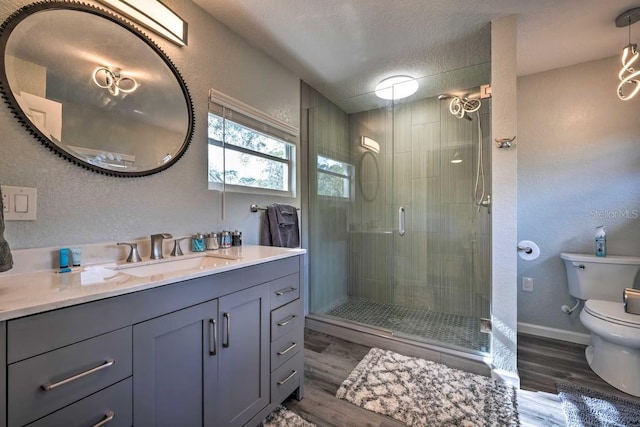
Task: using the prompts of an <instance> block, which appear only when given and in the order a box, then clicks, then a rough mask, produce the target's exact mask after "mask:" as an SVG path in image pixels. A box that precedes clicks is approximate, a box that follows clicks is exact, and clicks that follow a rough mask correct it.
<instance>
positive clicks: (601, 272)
mask: <svg viewBox="0 0 640 427" xmlns="http://www.w3.org/2000/svg"><path fill="white" fill-rule="evenodd" d="M560 257H561V258H562V259H563V260H564V265H565V267H566V269H567V279H568V281H569V293H570V294H571V295H572V296H574V297H575V298H578V299H580V300H584V301H585V304H584V308H583V309H582V311H581V312H580V321H581V322H582V324H583V325H584V326H585V327H586V328H587V329H589V331H591V345H590V346H589V347H587V349H586V351H585V355H586V358H587V362H588V363H589V366H590V367H591V369H593V371H594V372H595V373H596V374H598V375H599V376H600V378H602V379H603V380H605V381H606V382H608V383H609V384H611V385H612V386H614V387H616V388H618V389H620V390H622V391H624V392H625V393H629V394H631V395H633V396H639V397H640V315H638V314H629V313H626V312H625V311H624V304H623V303H622V292H623V291H624V289H625V288H632V287H633V284H634V280H635V278H636V275H637V274H638V270H640V257H627V256H607V257H597V256H595V255H582V254H569V253H563V254H561V255H560Z"/></svg>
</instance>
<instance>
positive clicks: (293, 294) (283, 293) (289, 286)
mask: <svg viewBox="0 0 640 427" xmlns="http://www.w3.org/2000/svg"><path fill="white" fill-rule="evenodd" d="M298 298H300V275H299V274H297V273H296V274H292V275H290V276H286V277H281V278H280V279H277V280H274V281H273V282H271V309H272V310H273V309H276V308H278V307H282V306H283V305H285V304H287V303H290V302H291V301H293V300H296V299H298Z"/></svg>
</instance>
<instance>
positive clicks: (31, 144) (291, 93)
mask: <svg viewBox="0 0 640 427" xmlns="http://www.w3.org/2000/svg"><path fill="white" fill-rule="evenodd" d="M28 3H31V2H30V1H28V0H11V1H3V2H2V3H0V20H4V19H6V17H7V16H9V14H11V13H13V12H14V11H15V10H16V9H17V8H18V7H20V6H22V5H25V4H28ZM92 3H93V2H92ZM165 3H166V4H167V5H168V6H169V7H171V8H173V9H174V10H175V11H176V12H177V13H178V15H180V16H181V17H182V18H183V19H185V20H186V21H187V22H188V24H189V44H188V46H185V47H183V48H179V47H177V46H175V45H172V44H171V43H169V42H166V41H164V40H163V39H161V38H160V37H158V36H155V35H151V37H152V38H153V39H154V40H155V41H156V43H158V44H159V45H160V47H161V48H162V49H163V50H165V52H166V53H167V54H168V56H169V57H170V58H171V59H172V60H173V61H174V63H175V64H176V66H177V67H178V69H179V70H180V71H181V73H182V75H183V77H184V79H185V81H186V83H187V85H188V86H189V89H190V91H191V95H192V98H193V102H194V106H195V119H196V124H195V133H194V137H193V141H192V143H191V145H190V147H189V149H188V150H187V152H186V154H185V155H184V157H182V159H180V160H179V161H178V162H177V163H176V164H175V165H174V166H172V167H171V168H169V169H168V170H166V171H164V172H161V173H159V174H156V175H152V176H149V177H143V178H127V179H125V178H113V177H105V176H102V175H99V174H96V173H92V172H89V171H86V170H84V169H82V168H80V167H78V166H75V165H73V164H71V163H69V162H67V161H65V160H63V159H61V158H59V157H57V156H55V155H53V154H52V153H51V152H50V151H49V150H47V149H46V148H45V147H44V146H42V145H41V144H40V143H39V142H38V141H37V140H36V139H34V138H33V137H31V136H30V135H29V133H28V132H27V131H26V130H25V129H24V128H23V127H22V126H21V125H20V124H19V123H18V122H17V120H15V119H14V118H13V116H12V115H11V113H10V111H9V109H8V108H7V107H6V105H5V104H2V106H0V129H2V138H1V139H0V183H1V184H3V185H14V186H25V187H36V188H37V189H38V220H37V221H35V222H29V221H11V222H7V223H6V231H5V237H6V239H7V240H8V241H9V244H10V245H11V248H12V249H18V248H33V247H46V246H60V245H65V246H66V245H74V244H86V243H99V242H113V241H127V240H131V239H137V238H148V237H149V235H150V234H152V233H156V232H168V233H172V234H173V235H174V236H179V235H185V234H191V233H194V232H196V231H201V232H204V231H212V230H218V229H221V228H230V229H235V228H238V229H240V230H242V231H243V232H244V237H245V242H247V243H257V241H258V225H259V217H260V215H258V214H254V213H250V212H249V205H250V204H251V203H254V202H255V203H258V204H261V205H264V204H266V203H270V202H272V201H276V200H274V199H273V198H269V197H253V196H246V195H237V194H236V195H233V194H231V195H228V196H227V215H226V220H224V221H223V220H221V218H220V195H219V193H216V192H213V191H209V190H207V139H206V135H207V133H206V124H207V97H208V91H209V89H210V88H215V89H217V90H219V91H222V92H224V93H226V94H228V95H230V96H232V97H235V98H237V99H239V100H241V101H243V102H245V103H247V104H250V105H252V106H254V107H256V108H258V109H260V110H262V111H264V112H265V113H267V114H270V115H272V116H274V117H276V118H278V119H280V120H282V121H285V122H287V123H289V124H291V125H293V126H296V127H298V126H299V124H300V118H299V116H300V113H299V108H300V82H299V79H298V77H296V76H295V75H293V74H292V73H291V72H289V71H288V70H286V69H285V68H284V67H282V66H281V65H279V64H278V63H276V62H275V61H274V60H272V59H271V58H270V57H268V56H266V55H265V54H263V53H261V52H260V51H258V50H256V49H254V48H253V47H251V46H250V45H248V44H247V43H246V42H245V41H244V40H242V39H241V38H239V37H238V36H236V35H235V34H234V33H232V32H231V31H230V30H229V29H228V28H227V27H225V26H223V25H222V24H220V23H219V22H218V21H216V20H215V19H213V18H212V17H211V16H210V15H208V14H207V13H206V12H204V11H203V10H202V9H200V8H199V7H198V6H196V5H195V3H193V2H191V1H184V0H171V1H165ZM93 4H95V3H93ZM284 201H285V202H287V201H288V202H293V203H295V201H292V200H290V199H284ZM143 255H144V254H143Z"/></svg>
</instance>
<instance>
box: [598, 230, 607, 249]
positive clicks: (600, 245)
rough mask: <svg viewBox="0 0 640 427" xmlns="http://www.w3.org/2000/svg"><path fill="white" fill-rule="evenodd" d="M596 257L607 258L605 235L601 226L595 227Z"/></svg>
mask: <svg viewBox="0 0 640 427" xmlns="http://www.w3.org/2000/svg"><path fill="white" fill-rule="evenodd" d="M596 256H607V233H606V230H605V228H604V226H603V225H599V226H597V227H596Z"/></svg>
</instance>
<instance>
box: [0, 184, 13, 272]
mask: <svg viewBox="0 0 640 427" xmlns="http://www.w3.org/2000/svg"><path fill="white" fill-rule="evenodd" d="M12 268H13V257H12V256H11V249H10V248H9V243H8V242H7V241H6V240H5V239H4V206H2V190H0V273H2V272H3V271H8V270H11V269H12Z"/></svg>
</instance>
